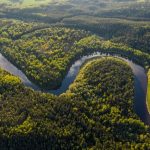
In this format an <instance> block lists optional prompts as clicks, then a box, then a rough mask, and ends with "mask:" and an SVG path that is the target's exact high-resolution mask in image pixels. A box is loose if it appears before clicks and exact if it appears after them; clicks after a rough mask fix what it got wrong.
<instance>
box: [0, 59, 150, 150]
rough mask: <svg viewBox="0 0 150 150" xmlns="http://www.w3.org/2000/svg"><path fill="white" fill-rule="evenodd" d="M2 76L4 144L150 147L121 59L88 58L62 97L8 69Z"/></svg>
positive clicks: (0, 142) (0, 144)
mask: <svg viewBox="0 0 150 150" xmlns="http://www.w3.org/2000/svg"><path fill="white" fill-rule="evenodd" d="M95 70H96V71H95ZM0 76H1V77H2V78H1V80H0V87H1V88H0V95H1V100H0V102H1V110H0V111H1V113H0V114H1V121H0V124H1V128H0V133H1V134H0V135H1V136H0V138H1V140H0V148H1V149H20V147H21V149H33V148H35V149H58V148H61V149H81V148H85V149H98V148H99V149H115V148H118V149H120V148H122V147H124V148H125V149H128V148H131V147H132V148H133V149H134V148H137V149H138V148H141V147H142V148H143V149H148V147H149V146H150V145H149V140H150V134H149V130H150V128H149V127H148V126H145V125H144V123H142V122H141V121H140V120H139V119H138V116H137V115H136V114H135V113H134V109H133V99H134V82H133V74H132V71H131V69H130V67H129V66H128V65H127V64H126V63H125V62H123V61H122V60H119V59H117V58H111V57H104V58H101V59H97V60H92V61H90V62H88V63H87V64H85V65H84V66H83V67H82V69H81V71H80V73H79V74H78V76H77V78H76V80H75V82H74V83H73V84H72V85H71V86H70V88H69V90H68V91H67V92H66V93H64V94H62V95H60V96H59V97H56V96H53V95H51V94H44V93H40V92H34V91H33V90H31V89H28V88H25V87H24V86H23V85H22V84H21V82H20V81H19V79H18V78H17V77H14V76H12V75H11V74H8V73H7V72H5V71H2V70H1V72H0ZM112 78H113V82H111V81H112ZM85 87H86V88H85ZM120 92H122V94H120ZM8 116H9V117H8ZM81 135H82V136H81ZM6 143H7V144H6ZM22 145H25V147H22ZM66 145H67V146H66Z"/></svg>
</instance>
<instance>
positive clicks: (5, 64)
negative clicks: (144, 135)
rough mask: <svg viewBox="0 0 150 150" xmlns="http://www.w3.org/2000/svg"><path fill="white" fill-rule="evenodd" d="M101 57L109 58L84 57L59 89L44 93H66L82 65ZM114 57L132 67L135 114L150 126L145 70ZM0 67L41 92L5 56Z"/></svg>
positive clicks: (71, 68)
mask: <svg viewBox="0 0 150 150" xmlns="http://www.w3.org/2000/svg"><path fill="white" fill-rule="evenodd" d="M99 56H107V55H106V54H102V53H99V52H97V53H93V54H92V55H88V56H83V57H82V58H80V59H79V60H77V61H76V62H75V63H74V64H73V65H72V66H71V67H70V70H69V72H68V74H67V75H66V77H65V78H64V80H63V82H62V85H61V87H60V88H59V89H57V90H51V91H44V92H49V93H53V94H55V95H60V94H62V93H64V92H65V91H66V90H67V89H68V87H69V85H70V84H71V83H72V82H73V81H74V80H75V78H76V76H77V74H78V72H79V70H80V67H81V65H82V64H83V63H84V62H85V61H86V60H89V59H91V58H95V57H99ZM113 57H118V58H120V59H122V60H124V61H125V62H127V63H128V64H129V66H130V67H131V69H132V71H133V73H134V77H135V101H134V109H135V112H136V113H137V115H138V116H139V117H140V119H141V120H142V121H143V122H144V123H145V124H148V125H150V115H149V113H148V110H147V106H146V93H147V75H146V72H145V70H144V68H142V67H141V66H139V65H137V64H135V63H133V62H132V61H130V60H128V59H125V58H122V57H119V56H113ZM0 67H1V68H3V69H4V70H6V71H8V72H10V73H11V74H13V75H15V76H18V77H20V79H21V80H22V82H23V84H24V85H25V86H27V87H31V88H32V89H34V90H41V89H40V88H39V87H38V86H36V85H35V84H33V83H32V82H31V81H30V80H29V79H28V78H27V77H26V75H25V74H24V73H23V72H22V71H21V70H19V69H18V68H16V67H15V66H14V65H13V64H12V63H10V62H9V61H8V60H7V59H6V58H5V57H4V56H2V54H0ZM41 91H43V90H41Z"/></svg>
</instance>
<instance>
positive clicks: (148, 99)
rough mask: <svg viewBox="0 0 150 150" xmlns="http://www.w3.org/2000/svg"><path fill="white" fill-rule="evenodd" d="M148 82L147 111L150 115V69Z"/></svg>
mask: <svg viewBox="0 0 150 150" xmlns="http://www.w3.org/2000/svg"><path fill="white" fill-rule="evenodd" d="M147 77H148V82H147V109H148V112H149V114H150V69H149V71H148V74H147Z"/></svg>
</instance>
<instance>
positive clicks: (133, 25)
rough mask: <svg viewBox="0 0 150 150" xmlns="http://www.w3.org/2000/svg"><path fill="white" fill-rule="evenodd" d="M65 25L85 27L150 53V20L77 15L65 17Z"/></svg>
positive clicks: (78, 27)
mask: <svg viewBox="0 0 150 150" xmlns="http://www.w3.org/2000/svg"><path fill="white" fill-rule="evenodd" d="M63 25H64V26H66V27H73V28H76V29H85V30H87V31H91V32H93V33H95V34H98V35H99V36H101V37H103V38H104V39H109V40H111V41H113V42H116V43H118V42H119V43H123V44H126V45H128V46H130V47H132V48H135V49H139V50H141V51H143V52H146V53H150V48H149V47H150V45H149V43H150V27H149V22H141V21H132V19H131V20H125V19H115V18H113V19H112V18H103V19H102V18H99V17H94V16H77V17H72V18H66V19H64V20H63Z"/></svg>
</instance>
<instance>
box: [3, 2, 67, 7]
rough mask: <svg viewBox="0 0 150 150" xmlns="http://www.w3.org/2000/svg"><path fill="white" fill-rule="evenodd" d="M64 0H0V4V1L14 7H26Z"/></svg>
mask: <svg viewBox="0 0 150 150" xmlns="http://www.w3.org/2000/svg"><path fill="white" fill-rule="evenodd" d="M65 1H66V0H57V1H56V0H38V1H36V0H22V1H19V0H18V2H17V0H16V2H13V0H1V1H0V4H1V3H6V4H11V5H12V6H13V5H14V6H15V7H17V6H18V7H28V6H38V5H41V4H48V3H55V2H58V3H64V2H65Z"/></svg>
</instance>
